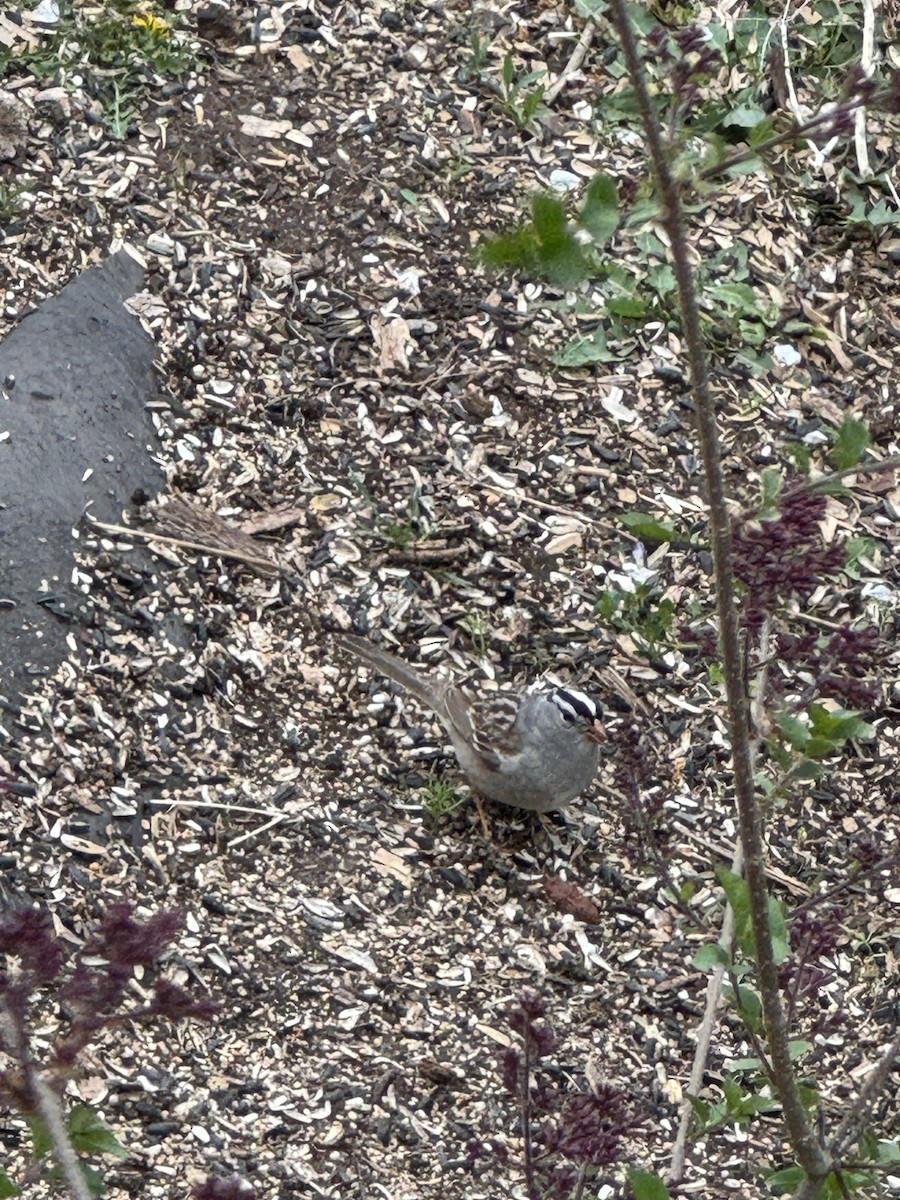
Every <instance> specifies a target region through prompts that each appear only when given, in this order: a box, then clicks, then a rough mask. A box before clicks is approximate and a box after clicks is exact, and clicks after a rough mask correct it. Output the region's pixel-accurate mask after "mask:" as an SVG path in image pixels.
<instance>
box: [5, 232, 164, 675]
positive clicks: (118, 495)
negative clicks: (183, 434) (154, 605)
mask: <svg viewBox="0 0 900 1200" xmlns="http://www.w3.org/2000/svg"><path fill="white" fill-rule="evenodd" d="M142 284H143V271H142V269H141V267H140V266H139V265H138V264H137V263H136V262H135V261H134V260H133V259H132V258H131V257H130V256H129V255H128V254H126V253H125V252H124V251H122V252H119V253H118V254H115V255H113V256H112V257H111V258H109V259H108V260H107V261H106V262H105V263H104V264H103V266H102V267H96V268H92V269H90V270H88V271H85V272H84V273H83V274H82V275H80V276H78V278H76V279H73V280H72V282H71V283H69V284H67V285H66V287H64V288H63V289H62V291H61V292H59V294H58V295H56V296H54V297H52V298H51V299H49V300H46V301H45V302H44V303H43V304H41V305H40V307H39V308H37V309H36V310H35V311H34V312H33V313H30V314H29V315H28V316H26V317H25V318H23V320H22V321H21V323H20V324H19V325H17V326H16V328H15V329H13V331H12V332H11V333H10V334H9V335H8V336H7V338H6V340H5V341H4V342H3V343H2V344H0V436H2V435H3V434H8V436H6V437H5V438H3V440H2V441H0V694H2V693H5V694H7V695H10V694H11V693H13V692H15V691H21V690H28V681H29V679H31V678H32V677H33V676H35V675H42V674H45V673H47V672H48V671H52V670H53V669H55V668H56V666H57V665H58V664H59V662H60V661H61V659H62V658H63V657H64V656H65V655H66V653H67V647H66V634H67V633H68V632H69V631H70V630H72V631H73V633H74V634H75V636H76V640H77V641H78V642H79V643H81V644H85V643H87V642H89V641H90V633H89V631H88V630H87V629H86V628H85V624H86V622H88V623H89V622H90V619H91V615H90V608H91V603H90V597H85V596H84V595H83V594H81V593H80V592H79V591H78V590H77V588H75V587H74V586H73V584H72V582H71V580H72V569H73V565H74V561H73V549H74V545H75V543H74V540H73V537H72V529H73V527H74V526H76V525H77V524H78V522H79V520H80V519H81V517H82V514H83V513H84V511H85V509H86V508H88V506H90V511H91V512H92V514H93V515H94V516H96V517H98V518H99V519H100V520H101V521H107V522H111V523H119V522H120V521H121V514H122V509H123V507H124V506H125V505H127V503H128V501H129V499H130V497H131V495H132V493H133V492H134V491H135V490H136V489H138V488H141V489H143V490H144V491H145V492H147V493H148V495H153V494H154V493H155V492H157V491H158V490H159V489H160V487H161V486H162V483H163V474H162V471H161V470H160V468H159V467H158V466H157V465H156V463H154V462H153V460H152V458H151V451H152V447H153V443H154V441H155V435H154V432H153V428H152V425H151V423H150V420H149V418H148V416H147V413H146V410H145V404H146V402H147V400H148V399H149V398H150V396H152V395H153V393H154V391H155V388H156V371H155V367H154V358H155V356H156V345H155V343H154V341H153V339H152V338H151V337H150V336H149V335H148V334H147V333H145V331H144V329H143V327H142V326H141V324H140V321H138V319H137V318H136V317H134V316H132V315H131V314H130V313H129V312H128V311H127V310H126V309H125V307H124V304H123V301H124V300H125V299H127V298H128V297H129V296H131V295H133V294H134V293H135V292H136V291H139V290H140V288H141V286H142ZM41 601H43V603H39V602H41Z"/></svg>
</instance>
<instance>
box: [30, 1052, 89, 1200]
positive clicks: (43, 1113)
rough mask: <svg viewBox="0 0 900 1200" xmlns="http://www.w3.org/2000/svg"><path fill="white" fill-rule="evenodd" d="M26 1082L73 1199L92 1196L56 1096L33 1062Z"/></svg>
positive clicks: (80, 1199)
mask: <svg viewBox="0 0 900 1200" xmlns="http://www.w3.org/2000/svg"><path fill="white" fill-rule="evenodd" d="M26 1071H27V1074H28V1086H29V1090H30V1091H31V1094H32V1096H33V1097H34V1100H35V1103H36V1104H37V1108H38V1115H39V1116H40V1118H41V1120H42V1121H43V1122H44V1125H45V1126H46V1127H47V1133H48V1135H49V1137H50V1141H51V1142H52V1143H53V1156H54V1158H55V1159H56V1162H57V1165H58V1166H59V1169H60V1171H61V1172H62V1174H63V1177H64V1178H65V1181H66V1184H67V1185H68V1188H69V1191H70V1192H71V1193H72V1195H73V1196H74V1197H75V1200H92V1196H91V1193H90V1189H89V1188H88V1185H87V1182H86V1181H85V1178H84V1174H83V1172H82V1170H81V1164H80V1163H79V1161H78V1155H77V1154H76V1153H75V1148H74V1147H73V1145H72V1143H71V1142H70V1141H69V1135H68V1134H67V1133H66V1126H65V1122H64V1121H63V1115H62V1109H61V1108H60V1104H59V1099H58V1097H57V1095H56V1093H55V1092H54V1091H53V1088H51V1087H50V1085H49V1084H48V1083H47V1082H46V1080H45V1079H44V1078H43V1076H42V1075H41V1073H40V1071H38V1070H37V1068H36V1067H35V1066H34V1065H33V1064H29V1065H28V1066H27V1067H26Z"/></svg>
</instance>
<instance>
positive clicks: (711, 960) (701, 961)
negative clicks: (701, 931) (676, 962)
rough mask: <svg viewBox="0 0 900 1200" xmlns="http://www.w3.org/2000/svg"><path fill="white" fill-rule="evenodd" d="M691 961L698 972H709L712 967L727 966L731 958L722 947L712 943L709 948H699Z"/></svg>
mask: <svg viewBox="0 0 900 1200" xmlns="http://www.w3.org/2000/svg"><path fill="white" fill-rule="evenodd" d="M691 961H692V963H693V965H694V966H695V967H696V968H697V970H698V971H710V970H712V969H713V968H714V967H727V966H729V965H730V962H731V956H730V955H729V954H728V952H727V950H725V949H724V947H722V946H719V945H717V944H716V943H713V944H712V945H710V946H701V947H700V949H699V950H698V951H697V953H696V954H695V955H694V957H693V959H692V960H691Z"/></svg>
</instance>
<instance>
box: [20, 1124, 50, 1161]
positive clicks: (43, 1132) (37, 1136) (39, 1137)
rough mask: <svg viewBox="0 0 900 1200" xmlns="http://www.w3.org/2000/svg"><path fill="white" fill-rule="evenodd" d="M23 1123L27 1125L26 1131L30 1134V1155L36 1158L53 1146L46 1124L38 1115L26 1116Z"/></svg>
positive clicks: (41, 1156)
mask: <svg viewBox="0 0 900 1200" xmlns="http://www.w3.org/2000/svg"><path fill="white" fill-rule="evenodd" d="M25 1124H26V1125H27V1126H28V1132H29V1133H30V1134H31V1153H32V1155H33V1156H34V1157H35V1158H36V1159H38V1158H43V1157H44V1155H45V1154H47V1153H48V1152H49V1151H50V1150H51V1148H52V1146H53V1142H52V1141H51V1139H50V1133H49V1131H48V1129H47V1126H46V1125H45V1124H44V1122H43V1121H42V1120H41V1118H40V1117H35V1116H28V1117H26V1118H25Z"/></svg>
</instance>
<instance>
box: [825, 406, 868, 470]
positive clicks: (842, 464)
mask: <svg viewBox="0 0 900 1200" xmlns="http://www.w3.org/2000/svg"><path fill="white" fill-rule="evenodd" d="M871 440H872V439H871V437H870V436H869V431H868V429H866V427H865V425H863V423H862V421H857V420H855V418H853V417H847V419H846V420H845V421H844V422H843V424H842V425H841V427H840V429H839V430H838V435H837V439H836V441H835V443H834V445H833V446H832V448H831V454H830V456H829V457H830V458H831V461H832V462H833V463H834V465H835V467H836V469H837V470H838V471H844V470H846V469H847V467H855V466H856V464H857V463H858V462H859V460H860V458H861V457H862V454H863V451H864V450H866V449H867V448H868V446H869V443H870V442H871Z"/></svg>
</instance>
